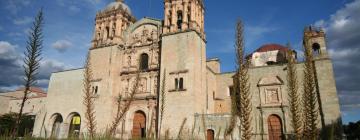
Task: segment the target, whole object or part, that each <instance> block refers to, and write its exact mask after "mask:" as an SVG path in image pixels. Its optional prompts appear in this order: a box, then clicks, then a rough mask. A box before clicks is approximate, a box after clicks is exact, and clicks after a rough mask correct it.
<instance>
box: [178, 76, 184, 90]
mask: <svg viewBox="0 0 360 140" xmlns="http://www.w3.org/2000/svg"><path fill="white" fill-rule="evenodd" d="M179 89H184V78H180V82H179Z"/></svg>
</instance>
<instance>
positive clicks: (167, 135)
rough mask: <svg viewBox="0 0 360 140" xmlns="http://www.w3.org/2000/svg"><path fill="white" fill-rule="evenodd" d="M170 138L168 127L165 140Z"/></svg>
mask: <svg viewBox="0 0 360 140" xmlns="http://www.w3.org/2000/svg"><path fill="white" fill-rule="evenodd" d="M169 139H170V130H169V129H166V131H165V140H169Z"/></svg>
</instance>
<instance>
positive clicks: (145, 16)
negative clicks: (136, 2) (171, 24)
mask: <svg viewBox="0 0 360 140" xmlns="http://www.w3.org/2000/svg"><path fill="white" fill-rule="evenodd" d="M143 18H146V19H151V20H157V21H160V22H161V21H162V20H161V19H158V18H153V17H147V16H145V17H143ZM143 18H141V19H143ZM141 19H140V20H141ZM140 20H139V21H140Z"/></svg>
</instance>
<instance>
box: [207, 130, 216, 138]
mask: <svg viewBox="0 0 360 140" xmlns="http://www.w3.org/2000/svg"><path fill="white" fill-rule="evenodd" d="M206 136H207V140H214V130H211V129H208V130H207V131H206Z"/></svg>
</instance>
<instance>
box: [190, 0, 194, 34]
mask: <svg viewBox="0 0 360 140" xmlns="http://www.w3.org/2000/svg"><path fill="white" fill-rule="evenodd" d="M190 10H191V12H190V18H191V19H190V28H192V29H195V26H194V22H195V1H192V2H191V4H190Z"/></svg>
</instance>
